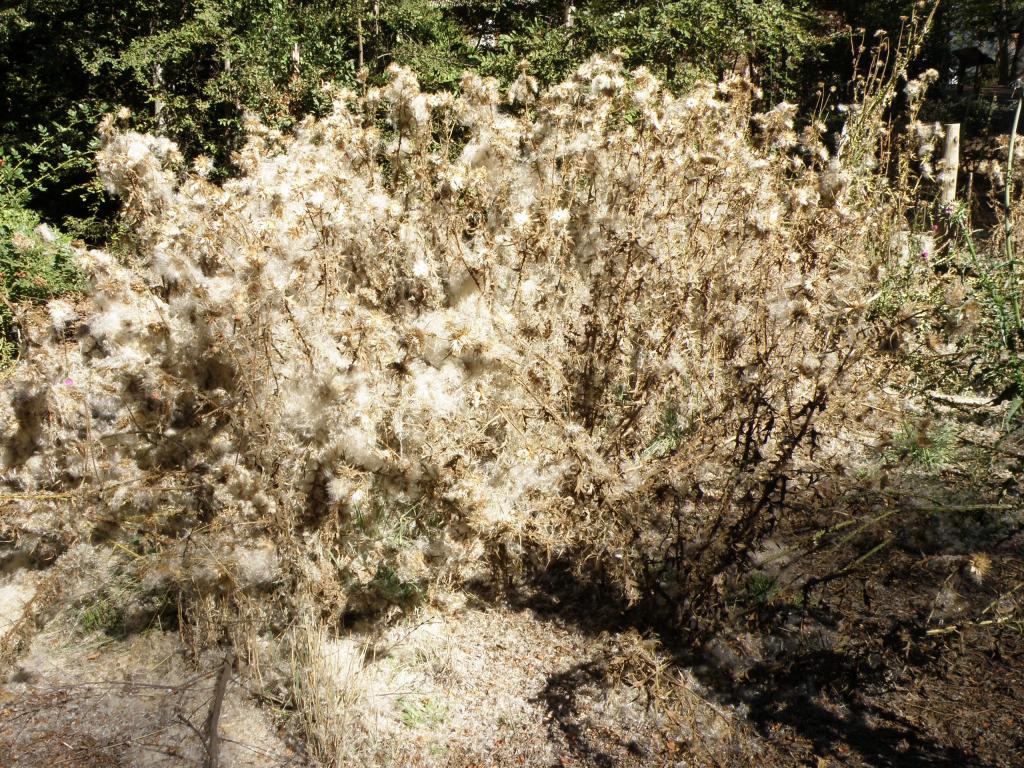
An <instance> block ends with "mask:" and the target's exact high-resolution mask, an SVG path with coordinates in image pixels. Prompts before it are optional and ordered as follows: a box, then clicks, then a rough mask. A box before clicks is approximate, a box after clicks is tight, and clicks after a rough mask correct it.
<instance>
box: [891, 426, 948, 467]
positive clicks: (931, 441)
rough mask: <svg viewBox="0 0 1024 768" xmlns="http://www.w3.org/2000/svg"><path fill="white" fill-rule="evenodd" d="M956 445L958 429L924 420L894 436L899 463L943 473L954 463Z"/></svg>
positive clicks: (893, 448) (893, 445)
mask: <svg viewBox="0 0 1024 768" xmlns="http://www.w3.org/2000/svg"><path fill="white" fill-rule="evenodd" d="M956 445H957V431H956V427H955V425H953V424H952V423H949V422H943V423H939V424H936V423H934V422H932V421H930V420H924V421H921V422H917V423H910V422H908V423H906V424H904V425H903V426H902V427H901V428H900V430H899V431H898V432H897V433H896V434H895V435H894V436H893V441H892V450H893V452H894V454H895V458H896V459H897V460H903V461H906V462H908V463H909V464H911V465H912V466H918V467H921V468H922V469H926V470H930V471H934V470H938V469H942V468H943V467H944V466H946V465H948V464H949V463H950V462H951V461H952V460H953V458H954V456H955V454H956Z"/></svg>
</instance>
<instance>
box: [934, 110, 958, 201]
mask: <svg viewBox="0 0 1024 768" xmlns="http://www.w3.org/2000/svg"><path fill="white" fill-rule="evenodd" d="M945 128H946V147H945V151H944V152H943V155H942V173H940V174H939V183H940V184H941V188H942V192H941V193H940V195H939V201H940V202H941V203H942V204H943V205H952V204H953V203H954V202H956V177H957V174H958V173H959V172H960V123H948V124H947V125H946V126H945Z"/></svg>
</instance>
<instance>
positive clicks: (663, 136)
mask: <svg viewBox="0 0 1024 768" xmlns="http://www.w3.org/2000/svg"><path fill="white" fill-rule="evenodd" d="M512 90H513V95H514V96H515V101H516V102H517V105H518V106H517V107H516V108H515V109H514V110H510V109H508V108H507V107H506V105H507V103H508V99H507V97H506V96H505V95H503V94H502V93H500V92H499V88H498V86H497V83H496V82H495V81H493V80H490V79H486V78H481V77H478V76H475V75H467V76H466V77H465V78H464V79H463V81H462V85H461V89H460V90H459V91H458V92H457V93H434V94H428V93H423V92H421V91H420V89H419V86H418V84H417V81H416V78H415V76H414V75H413V74H412V73H411V72H409V71H407V70H404V69H400V68H393V69H392V71H391V78H390V82H389V84H388V85H387V86H386V87H383V88H379V89H378V88H368V89H364V90H362V91H359V92H354V91H350V90H337V91H334V92H332V93H331V96H332V98H333V99H334V108H333V111H332V112H331V113H330V114H329V115H327V116H326V117H324V118H322V119H319V120H317V119H307V120H305V121H303V122H302V123H301V124H299V125H298V127H297V128H296V130H295V132H294V134H291V135H283V134H281V133H280V132H278V131H276V130H271V129H268V128H267V127H265V126H263V125H261V124H260V123H259V122H258V121H256V120H251V121H250V124H249V139H248V143H247V144H246V145H245V147H244V148H243V149H242V150H241V151H240V153H239V155H238V157H237V162H238V166H239V168H240V169H241V171H242V173H241V175H240V176H239V177H238V178H235V179H232V180H229V181H226V182H224V183H223V184H222V185H220V186H218V185H214V184H212V183H210V182H208V181H207V180H206V178H205V177H206V175H207V174H208V172H209V163H208V162H203V163H200V164H199V166H198V167H197V169H195V170H193V171H189V170H187V169H185V168H184V167H183V166H182V161H181V158H180V156H179V155H178V153H177V151H176V148H175V147H174V145H173V144H172V143H171V142H169V141H167V140H166V139H161V138H154V137H150V136H145V135H140V134H137V133H134V132H131V131H123V130H120V129H119V128H118V125H117V120H116V119H115V118H108V119H107V120H106V121H105V122H104V124H103V125H102V127H101V138H102V145H103V146H102V150H101V152H100V155H99V165H100V168H101V169H102V172H103V177H104V180H105V183H106V184H107V185H108V188H109V189H110V190H111V191H112V192H115V193H116V194H118V195H120V196H121V197H122V199H123V200H124V206H125V212H126V215H127V216H128V217H129V218H130V219H131V220H132V221H133V222H134V223H135V226H136V229H137V233H138V242H139V243H140V255H139V258H138V261H137V263H134V264H130V265H128V264H123V263H121V262H119V261H118V260H116V259H115V258H113V257H112V256H110V255H109V254H106V253H104V252H101V251H88V252H86V251H81V252H79V254H78V261H79V264H80V266H81V268H82V269H83V270H84V271H85V272H86V273H87V274H88V275H89V279H90V280H91V284H92V292H91V299H90V300H89V301H88V302H83V303H80V304H78V305H75V306H71V305H68V304H66V303H54V304H52V305H51V306H50V322H49V324H48V326H46V325H39V326H37V327H35V329H34V331H33V335H32V341H31V348H30V352H29V354H28V355H27V357H26V359H25V360H23V361H22V362H21V364H20V365H19V367H18V368H17V370H16V371H15V373H14V374H13V376H12V377H11V378H10V380H9V381H8V382H7V383H6V385H5V386H6V389H5V392H6V396H5V398H4V401H3V404H2V405H0V424H2V425H3V429H4V431H5V436H4V441H3V450H2V456H0V473H2V474H0V481H2V483H3V485H4V486H5V488H6V490H7V491H8V492H9V495H8V497H7V498H8V499H9V503H8V508H7V509H8V512H7V513H6V514H7V517H8V520H15V519H17V520H19V521H20V522H18V523H17V525H20V526H21V527H22V529H23V533H24V532H27V531H30V530H33V529H35V530H37V529H39V527H40V526H43V525H49V526H56V527H60V528H62V529H63V530H65V531H67V532H68V535H69V536H73V535H87V534H88V532H89V529H90V526H91V525H92V524H93V523H92V522H91V521H93V520H94V519H95V518H94V516H91V515H90V514H84V515H83V514H70V509H63V508H61V507H60V506H59V505H58V506H54V505H53V504H52V503H51V502H47V501H45V499H47V498H53V496H54V494H57V495H61V494H66V495H67V496H61V498H66V497H71V496H73V497H75V498H77V499H79V502H77V503H79V504H81V505H83V507H78V508H77V509H82V508H87V509H95V508H96V507H98V506H101V507H102V509H103V510H104V516H105V518H106V519H113V520H114V521H115V522H116V523H117V524H119V525H123V526H126V527H127V526H130V525H132V524H134V523H133V522H132V521H139V520H145V521H153V520H157V519H166V518H167V516H170V518H171V519H177V520H178V522H177V523H175V524H173V525H172V524H163V527H159V528H156V530H159V531H161V533H160V535H161V536H163V537H164V538H163V539H162V541H163V542H164V544H163V546H164V549H163V551H164V552H165V553H175V555H174V556H175V557H178V558H179V560H178V562H177V564H176V565H173V566H170V565H168V566H166V572H167V573H168V574H171V575H170V576H168V578H171V577H172V576H173V578H175V579H178V580H179V581H180V582H181V584H182V591H183V592H185V593H187V592H188V591H189V589H191V590H193V591H195V590H196V589H198V587H197V585H198V584H202V585H207V586H206V587H204V589H205V590H206V591H209V590H210V589H213V590H214V591H215V592H216V593H217V594H220V595H224V596H227V597H230V599H232V600H236V601H241V600H243V597H244V594H245V591H246V589H259V590H267V589H273V590H277V592H276V594H277V596H278V598H279V603H278V604H280V605H283V606H285V609H286V610H287V611H290V612H293V613H303V612H308V611H310V610H314V608H315V611H316V612H317V614H318V615H320V616H327V617H330V616H333V617H340V616H342V615H344V614H345V613H346V611H350V610H353V607H354V606H360V610H363V609H364V608H365V607H366V598H365V595H366V594H367V593H368V591H373V588H374V585H378V586H379V582H380V574H381V573H387V574H390V575H391V576H393V579H392V580H393V581H394V582H395V583H396V584H401V585H406V586H407V587H408V588H407V589H406V590H405V592H404V593H403V594H405V593H409V594H416V595H421V594H425V590H429V586H430V584H432V583H434V582H435V581H436V580H437V579H459V578H465V577H468V576H471V575H481V574H488V573H491V569H492V568H493V567H501V568H505V569H512V570H515V569H519V568H523V567H528V566H530V565H531V564H532V563H542V562H546V561H547V560H549V559H550V558H553V557H567V558H572V559H573V560H574V562H575V563H576V564H577V565H578V567H579V568H580V569H593V570H594V571H595V572H598V573H600V574H602V577H603V578H606V579H607V580H608V581H609V583H611V584H613V585H615V586H616V587H617V588H619V589H620V590H621V591H622V594H623V595H624V597H625V598H626V599H628V600H630V601H636V600H640V599H642V598H644V597H645V596H647V595H648V594H650V592H651V590H653V589H655V585H658V586H657V589H661V590H666V589H667V590H669V591H670V592H671V594H672V595H673V596H674V597H676V598H678V600H679V606H680V611H681V612H684V613H685V612H690V613H692V614H693V615H696V614H698V613H700V612H701V611H702V609H703V608H704V607H707V604H709V601H713V594H714V591H713V590H712V589H710V584H711V581H712V580H713V579H714V578H715V577H716V575H718V574H720V573H721V572H722V571H723V570H725V569H726V568H728V567H729V566H730V564H731V563H732V562H734V561H735V557H736V552H737V551H738V550H742V549H743V548H744V547H747V546H750V545H751V544H752V543H753V542H755V541H756V540H757V538H758V537H759V536H760V535H762V534H763V533H764V532H765V531H766V530H767V529H768V528H770V527H771V525H772V524H773V522H774V521H775V520H776V519H777V515H778V514H780V510H783V509H785V502H786V500H787V499H788V498H791V497H792V496H793V495H794V494H799V493H800V491H801V489H802V488H806V486H807V484H808V483H809V482H813V478H814V477H815V473H816V472H820V471H822V468H823V467H824V468H827V467H829V466H832V465H833V464H841V463H842V462H843V461H844V458H843V455H842V450H841V446H840V447H836V446H838V445H839V444H838V443H836V442H835V441H834V440H832V439H831V438H832V437H834V436H835V435H837V434H838V433H839V431H840V430H841V428H842V424H843V419H844V416H843V414H844V412H845V413H853V412H854V410H855V403H856V401H857V398H858V397H859V395H860V393H861V392H862V390H863V389H864V388H865V387H867V386H869V385H870V384H871V383H872V382H873V380H874V377H875V376H874V372H873V371H874V369H873V365H874V363H873V362H872V357H871V355H870V354H868V353H869V352H870V350H871V343H870V340H871V339H872V338H873V336H872V334H871V333H870V327H869V325H868V323H867V321H866V319H865V316H866V310H867V306H868V298H867V297H869V296H870V295H871V293H872V292H873V291H874V289H875V286H873V285H872V284H871V275H872V270H871V267H872V263H871V262H870V259H871V256H870V254H872V253H874V252H876V251H877V248H875V247H874V245H873V242H874V240H873V238H875V237H876V236H877V234H876V232H875V230H874V228H873V226H872V224H871V219H870V217H869V216H868V214H869V213H871V212H873V211H877V210H878V208H879V206H882V205H885V204H886V203H885V200H884V199H878V198H874V197H870V196H868V195H867V193H865V192H864V191H863V190H866V189H871V188H872V185H870V184H851V183H850V178H851V177H850V173H865V172H869V171H864V170H860V171H851V172H850V173H847V171H846V170H845V169H844V168H843V167H842V166H841V165H839V164H841V163H842V158H835V157H830V156H829V153H828V152H827V150H825V149H824V146H823V145H822V144H821V143H820V141H818V140H817V139H815V138H814V137H811V139H808V138H807V137H806V136H805V137H804V140H803V142H802V140H801V137H800V136H798V135H797V133H796V130H795V128H794V115H793V108H792V106H790V105H785V104H783V105H780V106H779V107H778V108H776V109H774V110H772V111H769V112H767V113H765V114H758V115H754V114H752V113H751V109H752V106H751V105H752V104H753V103H754V96H755V94H754V92H753V89H752V86H751V85H750V84H749V83H748V82H746V81H744V80H742V79H737V78H733V79H730V80H727V81H725V82H723V83H721V84H717V85H716V84H710V83H702V84H700V85H699V86H698V87H696V88H695V89H694V90H693V91H692V92H691V93H689V94H688V95H685V96H682V97H674V96H672V95H670V94H669V93H667V92H666V91H665V90H663V89H662V87H661V86H660V85H659V83H658V82H657V81H656V80H655V78H653V77H652V76H651V75H650V74H649V73H648V72H646V71H645V70H643V69H639V70H635V71H632V72H626V71H624V70H623V68H622V67H621V65H620V62H619V60H618V59H617V58H616V57H615V56H611V57H605V58H595V59H593V60H592V61H590V62H589V63H588V64H586V65H585V66H583V67H582V68H580V70H579V71H578V72H577V73H576V75H575V76H574V77H573V78H572V79H570V80H569V81H567V82H565V83H562V84H561V85H558V86H555V87H553V88H551V89H549V90H547V91H546V92H543V93H537V92H536V91H537V88H536V84H535V82H534V81H532V79H530V78H529V76H528V74H527V73H526V72H525V71H524V72H523V75H522V77H521V78H520V80H519V81H517V82H516V83H515V84H514V85H513V87H512ZM752 126H753V128H752ZM808 141H812V143H815V146H816V147H817V150H818V151H806V144H807V142H808ZM857 190H861V191H857ZM68 382H71V384H68ZM395 520H400V521H401V526H402V528H401V535H397V534H393V533H392V534H382V533H381V531H386V530H390V528H389V526H392V527H393V524H394V523H393V521H395ZM182 521H184V522H182ZM10 524H11V525H14V524H15V523H10ZM186 531H187V532H190V533H189V535H190V536H192V537H200V538H203V537H205V541H206V544H205V545H204V546H205V547H206V551H208V552H211V553H214V554H215V555H216V557H215V558H214V555H210V558H208V560H207V561H206V562H207V565H206V566H204V567H207V568H208V569H209V568H212V567H214V566H212V565H210V562H213V560H216V568H217V569H219V570H217V571H216V573H214V574H213V575H212V576H204V577H203V578H202V579H200V578H199V577H197V576H195V573H194V572H190V571H189V567H191V566H188V565H187V564H188V563H190V562H198V560H188V558H187V557H186V555H185V554H184V553H186V552H188V551H192V550H189V549H188V545H186V544H182V543H181V541H182V539H183V538H184V536H185V532H186ZM238 531H244V532H245V537H246V539H250V540H253V541H254V542H256V543H255V544H254V545H253V546H255V547H256V550H253V549H252V548H251V547H250V548H246V547H248V546H249V545H246V546H241V545H240V544H239V543H238V540H237V536H238V533H237V532H238ZM233 533H234V536H235V538H234V539H232V534H233ZM190 541H191V542H192V544H191V546H192V547H193V549H194V547H195V545H194V538H192V539H190ZM253 551H258V552H261V553H263V554H261V555H260V557H261V558H262V559H261V560H260V562H261V563H266V564H267V567H272V568H274V569H276V572H277V574H278V576H277V577H276V578H273V579H268V578H264V577H263V576H259V577H257V576H252V575H250V576H246V574H247V573H249V571H247V570H246V568H247V567H248V566H247V562H248V561H249V560H251V559H252V557H254V555H253V554H252V552H253ZM189 557H196V556H192V555H190V556H189ZM199 559H201V558H199ZM195 567H198V566H195ZM249 570H252V569H251V568H250V569H249ZM669 571H671V573H673V574H674V576H673V583H672V584H671V585H669V586H667V587H666V586H665V579H664V578H662V576H663V575H664V574H665V573H668V572H669ZM217 574H220V575H219V576H217ZM389 583H390V582H389ZM211 585H212V586H211ZM254 585H255V586H254ZM217 590H219V592H217ZM380 592H381V590H376V593H380ZM204 599H205V598H204ZM218 599H219V598H218ZM229 602H230V601H229ZM264 603H266V601H264ZM266 604H269V603H266ZM261 611H262V609H261ZM261 611H256V610H255V609H254V610H253V611H252V612H251V613H250V614H247V615H249V616H250V618H252V620H253V621H265V620H266V619H265V616H266V612H265V611H262V612H261ZM253 617H255V618H253ZM260 617H264V618H260ZM681 618H685V617H683V616H681Z"/></svg>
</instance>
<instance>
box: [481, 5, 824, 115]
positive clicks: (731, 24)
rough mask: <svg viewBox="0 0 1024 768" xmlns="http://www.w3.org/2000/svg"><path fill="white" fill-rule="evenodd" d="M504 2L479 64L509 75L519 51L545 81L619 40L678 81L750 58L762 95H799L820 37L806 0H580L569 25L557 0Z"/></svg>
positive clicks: (674, 84)
mask: <svg viewBox="0 0 1024 768" xmlns="http://www.w3.org/2000/svg"><path fill="white" fill-rule="evenodd" d="M500 5H501V10H502V13H503V17H502V21H503V25H502V26H501V27H497V28H495V30H494V33H495V34H497V39H496V42H495V44H494V49H493V51H491V52H488V54H487V55H485V56H484V57H483V59H482V61H481V68H482V69H483V70H484V71H485V72H488V73H490V74H494V75H497V76H498V77H500V78H501V79H502V80H505V81H508V80H510V79H512V78H514V77H515V74H516V72H515V68H516V65H517V64H518V62H519V61H520V60H522V59H526V60H528V61H529V62H530V65H531V71H533V73H534V74H535V75H536V76H537V77H538V79H540V80H541V81H542V82H545V83H551V82H555V81H558V80H561V79H563V78H564V77H566V76H568V75H570V74H571V73H572V71H573V70H574V69H575V68H576V67H577V66H578V65H579V64H580V63H581V62H583V61H585V60H586V59H588V58H589V57H590V56H591V55H592V54H593V53H595V52H601V51H611V50H613V49H619V50H620V51H621V52H622V53H623V54H624V56H625V59H626V63H627V66H630V67H636V66H640V65H643V66H646V67H648V68H649V69H650V70H651V71H652V72H653V73H654V74H655V75H657V76H658V77H659V78H660V79H662V80H663V81H664V82H665V83H667V84H668V85H669V86H670V87H671V88H673V89H675V90H679V89H682V88H685V87H687V86H689V85H691V84H692V83H693V81H694V80H695V79H697V78H698V77H712V78H716V79H717V78H719V77H721V76H722V75H723V74H724V73H726V72H728V71H730V70H733V69H741V70H742V69H745V68H746V66H749V68H750V71H751V74H752V75H753V76H754V77H755V79H757V80H758V81H759V82H760V84H761V85H762V87H764V88H765V89H766V91H767V97H768V99H769V100H772V101H778V100H780V99H782V98H792V97H794V96H795V95H796V92H797V90H798V88H799V86H800V83H799V82H798V75H799V72H800V68H801V67H802V66H804V65H805V64H806V63H807V62H808V61H810V60H812V59H814V58H815V51H816V49H817V47H818V46H819V44H820V42H821V38H820V35H819V33H818V31H817V27H818V23H817V21H816V19H815V17H814V15H813V14H812V13H811V11H810V8H809V5H808V4H807V3H806V2H804V1H803V0H798V1H797V2H783V0H766V2H754V0H673V1H672V2H650V1H648V0H639V1H637V0H634V1H633V2H626V3H621V2H609V1H608V0H593V1H592V2H585V3H579V4H578V10H577V12H576V13H575V15H574V16H573V18H572V23H571V24H566V18H565V4H563V3H554V4H552V3H531V4H528V5H526V6H525V7H524V6H523V5H522V4H518V3H511V2H510V3H506V4H500ZM538 11H539V12H538Z"/></svg>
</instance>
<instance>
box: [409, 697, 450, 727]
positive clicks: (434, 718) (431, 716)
mask: <svg viewBox="0 0 1024 768" xmlns="http://www.w3.org/2000/svg"><path fill="white" fill-rule="evenodd" d="M398 709H399V710H400V711H401V713H402V722H403V723H404V724H405V726H406V728H433V727H434V726H437V725H440V724H441V723H442V722H444V718H445V715H446V714H447V711H446V709H445V707H444V705H443V704H438V703H437V702H436V701H433V700H432V699H428V698H426V697H425V696H424V697H417V698H410V697H406V696H402V697H400V698H399V699H398Z"/></svg>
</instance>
